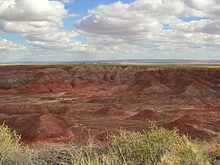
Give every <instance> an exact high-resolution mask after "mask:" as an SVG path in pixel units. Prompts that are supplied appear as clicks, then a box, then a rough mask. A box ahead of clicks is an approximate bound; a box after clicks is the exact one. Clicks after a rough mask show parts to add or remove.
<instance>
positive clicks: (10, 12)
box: [0, 0, 68, 33]
mask: <svg viewBox="0 0 220 165" xmlns="http://www.w3.org/2000/svg"><path fill="white" fill-rule="evenodd" d="M67 13H68V12H67V11H66V10H65V7H64V4H63V3H61V2H58V1H49V0H37V1H30V0H0V27H1V28H2V29H3V30H4V31H5V32H21V33H28V32H32V31H42V32H44V31H50V30H51V29H54V28H59V27H61V26H62V20H63V18H64V17H65V16H67Z"/></svg>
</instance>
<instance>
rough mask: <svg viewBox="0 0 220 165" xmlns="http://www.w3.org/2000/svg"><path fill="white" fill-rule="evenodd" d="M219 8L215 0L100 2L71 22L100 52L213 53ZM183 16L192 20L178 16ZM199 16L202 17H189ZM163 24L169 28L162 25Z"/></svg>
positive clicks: (219, 23)
mask: <svg viewBox="0 0 220 165" xmlns="http://www.w3.org/2000/svg"><path fill="white" fill-rule="evenodd" d="M219 12H220V1H217V0H201V1H197V0H136V1H134V2H133V3H130V4H126V3H122V2H117V3H114V4H110V5H101V6H99V7H97V8H94V9H92V10H90V11H89V13H88V16H86V17H84V18H82V19H81V20H80V21H78V22H77V23H76V24H75V26H76V28H78V29H79V30H80V31H82V33H84V34H86V35H87V36H89V37H90V44H94V45H97V46H98V47H99V48H98V50H102V49H106V50H104V51H103V52H102V53H103V54H104V52H111V54H116V55H118V54H120V55H121V54H123V53H122V52H124V53H129V54H133V55H134V54H139V55H140V54H142V55H144V54H145V55H147V54H157V55H158V54H160V55H159V56H161V57H162V55H163V54H172V55H173V57H174V58H175V56H176V57H178V54H181V55H186V56H187V55H189V54H191V55H193V54H197V53H196V51H197V52H200V54H204V55H205V54H209V55H210V54H213V55H216V54H218V51H219V49H218V47H219V46H220V45H219V42H220V30H219V29H220V19H219V15H220V13H219ZM186 16H187V17H188V18H189V19H190V18H191V19H192V20H191V21H188V22H186V21H184V20H182V19H181V17H186ZM200 17H201V18H205V19H198V20H193V19H194V18H200ZM165 24H166V25H167V24H168V25H169V26H170V27H171V29H164V28H163V26H164V25H165ZM107 38H108V39H107ZM119 41H120V42H119ZM100 47H104V48H100ZM116 48H117V49H116ZM118 50H120V52H121V53H120V52H119V51H118ZM206 50H209V52H208V51H206ZM210 50H212V51H210ZM207 52H208V53H207Z"/></svg>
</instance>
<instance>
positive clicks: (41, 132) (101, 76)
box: [0, 65, 220, 144]
mask: <svg viewBox="0 0 220 165" xmlns="http://www.w3.org/2000/svg"><path fill="white" fill-rule="evenodd" d="M0 113H1V114H0V122H1V123H3V122H5V123H6V124H7V125H9V126H10V127H12V128H14V129H15V130H16V131H17V132H18V133H19V134H21V135H22V139H23V141H24V142H25V143H28V144H30V143H44V142H47V143H63V142H68V141H70V140H71V139H73V140H75V141H79V142H86V141H87V140H88V138H94V139H96V140H97V141H100V142H102V141H103V140H104V139H105V136H106V134H107V132H109V131H116V130H118V129H128V130H142V129H144V130H146V129H148V126H149V125H150V122H155V123H156V124H158V125H160V126H163V127H166V128H169V129H172V128H174V127H176V128H178V129H179V130H180V132H181V133H184V134H189V135H190V136H191V137H192V138H200V139H206V138H210V137H214V138H217V139H220V69H218V68H215V67H213V68H212V67H210V68H209V67H190V66H185V67H184V66H183V67H177V66H125V65H121V66H116V65H113V66H111V65H75V66H58V65H54V66H1V67H0Z"/></svg>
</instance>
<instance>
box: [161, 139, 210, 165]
mask: <svg viewBox="0 0 220 165" xmlns="http://www.w3.org/2000/svg"><path fill="white" fill-rule="evenodd" d="M172 164H177V165H210V158H209V156H208V154H205V153H204V152H203V151H202V149H201V146H200V145H199V144H198V142H196V141H194V142H192V141H191V140H190V139H189V138H187V137H186V136H179V137H178V139H176V141H175V142H174V143H173V145H172V148H171V149H170V150H169V151H168V152H167V153H166V154H165V155H164V156H163V157H162V158H161V162H160V163H159V165H172Z"/></svg>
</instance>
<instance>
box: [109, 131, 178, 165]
mask: <svg viewBox="0 0 220 165" xmlns="http://www.w3.org/2000/svg"><path fill="white" fill-rule="evenodd" d="M177 138H178V134H177V133H176V131H168V130H166V129H164V128H156V127H155V128H152V129H151V130H150V131H149V132H144V133H140V132H131V133H130V132H126V131H125V132H122V133H121V134H120V135H118V136H114V137H112V140H111V142H110V147H109V152H110V153H111V155H112V157H115V159H116V161H117V164H132V165H133V164H152V165H153V164H156V163H157V162H158V161H159V160H160V159H161V157H162V156H163V155H164V154H165V153H166V152H167V151H168V150H170V149H171V147H172V144H173V142H174V141H175V140H176V139H177Z"/></svg>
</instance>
